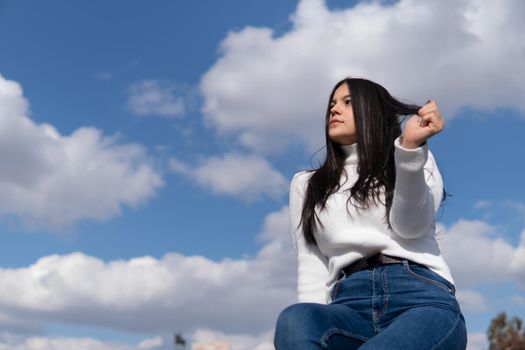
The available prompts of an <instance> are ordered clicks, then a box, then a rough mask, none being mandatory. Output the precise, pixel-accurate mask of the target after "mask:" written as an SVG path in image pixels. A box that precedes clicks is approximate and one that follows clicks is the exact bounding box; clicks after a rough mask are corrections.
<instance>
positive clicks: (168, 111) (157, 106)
mask: <svg viewBox="0 0 525 350" xmlns="http://www.w3.org/2000/svg"><path fill="white" fill-rule="evenodd" d="M179 90H180V89H177V87H176V86H175V85H173V84H170V83H166V82H162V81H158V80H145V81H142V82H139V83H136V84H133V85H132V86H131V87H130V88H129V96H128V101H127V106H128V109H129V110H130V111H131V112H132V113H134V114H137V115H140V116H160V117H180V116H182V115H183V114H184V112H185V111H186V103H185V99H184V97H183V96H181V95H179V94H180V92H181V91H179Z"/></svg>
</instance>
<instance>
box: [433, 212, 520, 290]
mask: <svg viewBox="0 0 525 350" xmlns="http://www.w3.org/2000/svg"><path fill="white" fill-rule="evenodd" d="M438 230H439V234H438V241H439V243H440V246H441V248H442V251H443V255H444V257H445V259H446V261H447V262H448V264H449V265H450V267H451V270H452V273H453V276H454V278H455V280H456V282H457V284H458V285H459V286H460V288H464V287H467V286H472V285H474V284H477V283H481V282H493V283H496V282H499V281H504V280H507V281H508V280H514V281H516V282H520V283H523V282H525V272H524V271H525V264H521V265H520V264H519V263H518V261H521V259H524V258H525V247H524V244H523V243H522V244H521V245H519V246H517V247H514V246H512V245H511V244H510V243H509V242H507V241H505V240H504V239H503V238H501V235H499V234H498V232H497V230H496V228H494V227H492V226H490V225H489V224H487V223H486V222H483V221H468V220H459V221H457V222H456V223H455V224H453V225H452V226H451V227H450V228H446V227H444V226H439V228H438ZM521 274H523V277H520V275H521Z"/></svg>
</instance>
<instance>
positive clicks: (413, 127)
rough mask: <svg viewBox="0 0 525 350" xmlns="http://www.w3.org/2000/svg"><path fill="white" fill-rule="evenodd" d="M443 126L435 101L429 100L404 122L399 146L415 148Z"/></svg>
mask: <svg viewBox="0 0 525 350" xmlns="http://www.w3.org/2000/svg"><path fill="white" fill-rule="evenodd" d="M444 127H445V121H444V120H443V118H442V117H441V112H440V111H439V108H438V105H437V103H436V102H435V101H433V100H430V101H428V102H427V103H426V104H425V105H424V106H423V107H421V108H420V109H419V111H418V112H417V115H414V116H412V117H411V118H410V119H409V120H408V121H407V122H406V124H405V130H404V132H403V135H402V136H401V146H403V147H405V148H417V147H419V146H421V145H422V144H423V143H425V141H426V140H428V139H429V138H430V137H432V136H434V135H435V134H437V133H438V132H440V131H441V130H443V128H444Z"/></svg>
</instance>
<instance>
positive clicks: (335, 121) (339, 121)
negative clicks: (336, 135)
mask: <svg viewBox="0 0 525 350" xmlns="http://www.w3.org/2000/svg"><path fill="white" fill-rule="evenodd" d="M342 122H343V121H342V120H338V119H334V120H332V121H331V122H330V125H333V124H335V123H342Z"/></svg>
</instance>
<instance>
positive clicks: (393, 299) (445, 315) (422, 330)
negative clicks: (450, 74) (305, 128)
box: [275, 78, 467, 350]
mask: <svg viewBox="0 0 525 350" xmlns="http://www.w3.org/2000/svg"><path fill="white" fill-rule="evenodd" d="M411 114H415V115H413V116H412V117H410V118H409V119H408V120H407V122H406V123H405V125H404V131H403V132H402V130H401V125H400V117H401V116H407V115H411ZM443 127H444V121H443V119H442V117H441V113H440V112H439V109H438V106H437V104H436V102H434V101H429V102H427V103H426V104H425V105H424V106H422V107H420V106H415V105H409V104H405V103H402V102H400V101H398V100H396V99H395V98H393V97H392V96H391V95H390V94H389V93H388V91H387V90H385V88H383V87H382V86H380V85H379V84H376V83H374V82H372V81H369V80H366V79H355V78H347V79H344V80H342V81H340V82H339V83H337V85H336V86H335V87H334V89H333V91H332V93H331V94H330V100H329V106H328V109H327V112H326V122H325V129H326V153H327V154H326V160H325V161H324V163H323V164H322V165H321V166H320V167H319V168H318V169H316V170H312V171H304V172H300V173H298V174H296V175H295V176H294V178H293V180H292V182H291V186H290V206H289V208H290V219H291V224H292V229H293V238H294V243H295V247H296V250H297V256H298V262H299V268H298V294H299V301H300V303H298V304H294V305H291V306H289V307H288V308H286V309H285V310H284V311H283V312H282V313H281V315H280V316H279V319H278V321H277V327H276V333H275V347H276V349H277V350H289V349H301V350H310V349H345V350H348V349H357V348H359V349H360V350H365V349H374V350H379V349H389V350H392V349H399V350H411V349H414V350H427V349H436V350H437V349H442V350H445V349H447V350H448V349H458V350H459V349H462V350H463V349H465V348H466V342H467V340H466V328H465V320H464V318H463V315H462V313H461V310H460V307H459V305H458V303H457V301H456V298H455V287H454V281H453V279H452V276H451V274H450V270H449V268H448V266H447V264H446V262H445V261H444V259H443V257H442V255H441V253H440V250H439V246H438V244H437V242H436V237H435V235H436V224H435V212H436V210H437V209H438V208H439V206H440V203H441V200H442V198H443V195H444V190H443V182H442V179H441V175H440V173H439V170H438V168H437V166H436V162H435V160H434V157H433V156H432V154H431V153H430V151H429V150H428V143H427V140H428V139H429V138H430V137H432V136H434V135H435V134H437V133H439V132H440V131H441V130H442V129H443Z"/></svg>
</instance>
